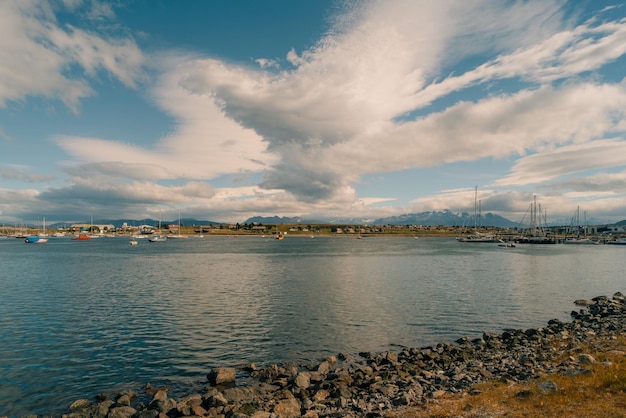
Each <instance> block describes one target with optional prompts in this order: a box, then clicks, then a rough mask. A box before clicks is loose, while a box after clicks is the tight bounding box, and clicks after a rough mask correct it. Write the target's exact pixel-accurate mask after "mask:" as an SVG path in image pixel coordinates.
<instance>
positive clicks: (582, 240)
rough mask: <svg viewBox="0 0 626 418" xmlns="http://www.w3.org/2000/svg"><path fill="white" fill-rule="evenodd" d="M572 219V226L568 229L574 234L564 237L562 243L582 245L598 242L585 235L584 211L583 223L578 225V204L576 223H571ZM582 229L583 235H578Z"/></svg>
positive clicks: (578, 207)
mask: <svg viewBox="0 0 626 418" xmlns="http://www.w3.org/2000/svg"><path fill="white" fill-rule="evenodd" d="M573 223H574V222H573V220H572V226H571V227H570V230H571V231H572V232H574V233H575V236H573V237H569V238H566V239H565V241H563V244H583V245H597V244H600V242H599V241H597V240H593V239H591V238H589V237H587V236H586V235H587V215H586V213H585V225H583V226H581V225H580V206H577V207H576V225H575V226H574V225H573ZM581 229H582V231H583V236H582V237H581V236H580V231H581Z"/></svg>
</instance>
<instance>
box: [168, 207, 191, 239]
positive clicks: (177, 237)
mask: <svg viewBox="0 0 626 418" xmlns="http://www.w3.org/2000/svg"><path fill="white" fill-rule="evenodd" d="M180 227H181V222H180V211H178V233H177V234H169V235H168V236H167V237H168V238H173V239H184V238H187V235H183V234H181V233H180V231H181V229H180Z"/></svg>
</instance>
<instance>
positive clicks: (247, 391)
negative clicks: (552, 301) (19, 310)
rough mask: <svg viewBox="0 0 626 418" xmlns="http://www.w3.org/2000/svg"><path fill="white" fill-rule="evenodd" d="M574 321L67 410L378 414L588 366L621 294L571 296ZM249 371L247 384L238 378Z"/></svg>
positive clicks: (233, 372)
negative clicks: (588, 350) (493, 383)
mask: <svg viewBox="0 0 626 418" xmlns="http://www.w3.org/2000/svg"><path fill="white" fill-rule="evenodd" d="M575 303H576V309H574V310H572V312H571V318H572V320H571V322H562V321H560V320H557V319H554V320H550V321H549V322H548V323H547V324H546V325H545V326H543V327H540V328H532V329H525V330H522V329H507V330H504V332H502V333H500V334H496V333H484V334H483V335H482V336H481V337H479V338H474V339H470V338H467V337H461V338H459V339H457V340H456V341H455V342H454V343H440V344H437V345H435V346H428V347H422V348H402V349H399V350H398V351H387V352H381V353H370V352H362V353H358V355H355V356H354V357H348V356H345V355H342V354H339V355H337V356H329V357H327V358H325V359H324V360H322V361H320V362H318V363H315V364H308V365H302V364H300V365H298V364H274V365H271V366H269V367H264V368H257V367H256V366H255V365H254V364H248V365H246V366H242V367H241V368H240V369H239V370H237V369H235V368H229V367H223V368H222V367H220V368H215V369H212V370H209V371H207V382H206V387H205V389H204V391H203V392H202V393H197V394H190V395H189V396H186V397H183V398H181V399H174V398H173V397H169V396H168V388H152V387H150V386H149V385H147V386H146V389H145V392H144V393H142V394H137V393H120V394H117V395H116V396H114V397H113V398H111V397H108V396H104V395H101V396H99V397H98V398H97V399H94V400H89V399H81V400H77V401H76V402H74V403H73V404H72V405H71V406H70V408H69V410H68V413H67V414H66V415H64V416H65V417H68V418H69V417H73V418H78V417H166V416H168V417H183V416H206V417H238V418H242V417H249V416H252V417H256V418H271V417H276V418H279V417H280V418H285V417H308V418H314V417H318V418H319V417H363V416H368V417H377V416H381V417H382V416H384V415H385V414H386V413H388V412H390V411H393V410H394V409H396V408H399V407H403V406H411V405H420V404H425V403H428V402H431V401H432V400H434V399H437V398H438V397H440V396H442V395H443V394H446V393H457V392H460V391H466V390H468V389H469V388H471V387H472V386H474V385H476V384H478V383H481V382H485V381H488V380H494V379H500V380H507V381H511V382H523V381H529V380H531V379H535V378H538V377H540V376H542V375H546V374H554V373H562V374H567V375H569V376H575V375H577V374H581V373H587V372H588V370H587V369H586V368H585V366H586V365H587V364H588V363H589V362H592V361H593V358H590V356H588V355H586V354H585V353H584V351H583V350H582V347H583V345H584V344H587V343H589V342H594V341H597V340H602V339H610V338H613V337H616V336H618V335H623V334H624V332H625V331H626V329H625V326H626V302H625V298H624V295H623V294H622V293H620V292H618V293H615V294H614V295H613V296H612V297H606V296H599V297H596V298H593V299H592V300H578V301H575ZM241 373H245V374H246V375H247V376H248V378H247V379H246V382H247V384H246V385H244V386H239V385H238V384H237V383H238V382H237V380H238V377H237V376H238V375H240V374H241Z"/></svg>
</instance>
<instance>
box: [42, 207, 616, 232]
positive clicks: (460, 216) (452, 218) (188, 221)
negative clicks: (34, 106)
mask: <svg viewBox="0 0 626 418" xmlns="http://www.w3.org/2000/svg"><path fill="white" fill-rule="evenodd" d="M89 222H90V221H89V220H86V221H84V222H74V223H85V224H88V223H89ZM476 222H477V224H478V225H479V226H493V227H496V228H517V227H524V226H527V225H520V223H519V222H513V221H511V220H509V219H506V218H504V217H502V216H499V215H495V214H493V213H487V214H485V215H480V216H478V218H477V221H476ZM93 223H94V224H96V225H113V226H115V227H116V228H119V227H121V226H122V225H123V224H124V223H126V224H127V225H129V226H133V225H137V226H139V225H144V224H145V225H153V226H157V225H158V224H159V221H158V219H139V220H137V219H113V220H111V219H94V221H93ZM161 223H162V224H163V225H167V224H177V223H178V219H173V220H162V221H161ZM181 223H182V225H183V226H207V225H220V224H221V225H223V224H227V223H229V222H216V221H203V220H198V219H193V218H183V219H182V220H181ZM240 223H241V224H254V223H256V224H261V225H282V224H302V225H316V224H334V225H342V224H343V225H424V226H467V227H473V226H474V216H473V215H471V214H469V213H467V212H462V213H453V212H451V211H449V210H444V211H433V212H420V213H407V214H404V215H399V216H390V217H386V218H378V219H356V218H342V219H305V218H303V217H300V216H295V217H287V216H254V217H252V218H248V219H247V220H245V221H244V222H240ZM589 224H590V225H595V224H593V223H589ZM69 225H70V223H68V222H64V223H55V224H51V225H47V227H48V228H49V229H59V228H66V227H68V226H69ZM554 225H565V224H554ZM612 225H615V226H622V227H624V226H626V220H623V221H619V222H616V223H615V224H612Z"/></svg>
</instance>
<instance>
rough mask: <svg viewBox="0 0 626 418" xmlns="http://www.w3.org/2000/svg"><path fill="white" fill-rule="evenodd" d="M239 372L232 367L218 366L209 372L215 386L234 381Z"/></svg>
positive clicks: (208, 377) (209, 377)
mask: <svg viewBox="0 0 626 418" xmlns="http://www.w3.org/2000/svg"><path fill="white" fill-rule="evenodd" d="M236 376H237V372H236V370H235V369H234V368H232V367H217V368H215V369H213V370H211V371H210V372H209V373H208V374H207V379H208V380H209V383H210V384H211V385H213V386H217V385H223V384H227V383H234V382H235V379H236Z"/></svg>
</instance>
